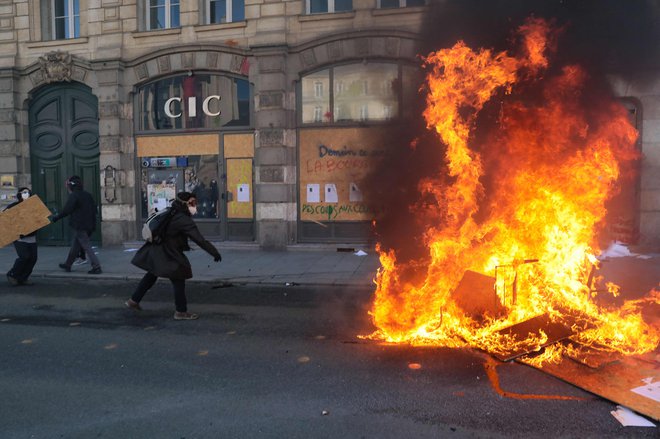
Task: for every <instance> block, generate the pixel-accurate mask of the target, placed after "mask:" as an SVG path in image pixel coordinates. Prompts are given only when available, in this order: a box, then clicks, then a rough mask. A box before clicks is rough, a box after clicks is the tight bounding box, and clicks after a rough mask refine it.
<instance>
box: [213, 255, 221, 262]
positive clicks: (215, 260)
mask: <svg viewBox="0 0 660 439" xmlns="http://www.w3.org/2000/svg"><path fill="white" fill-rule="evenodd" d="M220 261H222V256H220V253H218V256H214V257H213V262H220Z"/></svg>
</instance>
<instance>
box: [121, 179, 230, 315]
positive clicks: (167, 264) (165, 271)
mask: <svg viewBox="0 0 660 439" xmlns="http://www.w3.org/2000/svg"><path fill="white" fill-rule="evenodd" d="M196 212H197V198H196V197H195V196H194V195H193V194H191V193H190V192H179V193H178V194H177V196H176V199H175V200H174V201H173V202H172V207H171V210H170V215H172V216H171V218H170V219H169V222H168V223H167V226H166V228H165V231H164V232H162V234H161V236H162V241H161V242H160V243H159V244H154V243H151V242H146V243H145V244H144V245H143V246H142V247H141V248H140V249H139V250H138V251H137V253H136V254H135V256H134V257H133V259H132V260H131V263H132V264H133V265H135V266H137V267H139V268H141V269H143V270H146V272H147V273H146V274H145V275H144V277H143V278H142V280H141V281H140V283H139V284H138V286H137V287H136V289H135V291H134V292H133V295H132V296H131V298H130V299H128V300H127V301H126V302H125V305H126V306H127V307H129V308H132V309H135V310H141V309H142V308H141V307H140V301H141V300H142V298H143V297H144V295H145V294H146V293H147V291H149V289H150V288H151V287H152V286H153V285H154V284H155V283H156V280H157V279H158V278H159V277H164V278H167V279H169V280H170V281H171V282H172V286H173V287H174V305H175V311H174V319H175V320H194V319H197V318H198V317H199V316H198V315H197V314H192V313H189V312H188V302H187V299H186V283H185V282H186V279H190V278H191V277H192V267H191V266H190V261H189V260H188V258H187V257H186V255H184V254H183V252H184V251H188V250H190V246H189V245H188V238H190V239H192V240H193V241H194V242H195V243H196V244H197V245H198V246H200V247H201V248H202V249H203V250H205V251H206V252H207V253H209V254H210V255H211V256H213V260H214V261H215V262H218V261H220V260H221V259H222V257H221V256H220V253H219V252H218V250H217V249H216V248H215V247H214V246H213V244H211V243H210V242H208V241H207V240H206V239H204V237H203V236H202V234H201V233H200V232H199V230H198V229H197V225H196V224H195V222H194V221H193V219H192V218H191V216H192V215H195V213H196Z"/></svg>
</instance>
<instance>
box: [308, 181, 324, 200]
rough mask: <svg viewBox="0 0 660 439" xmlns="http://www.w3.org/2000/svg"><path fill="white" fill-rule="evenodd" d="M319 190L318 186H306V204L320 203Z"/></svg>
mask: <svg viewBox="0 0 660 439" xmlns="http://www.w3.org/2000/svg"><path fill="white" fill-rule="evenodd" d="M320 192H321V188H320V185H318V184H308V185H307V202H308V203H320V202H321V193H320Z"/></svg>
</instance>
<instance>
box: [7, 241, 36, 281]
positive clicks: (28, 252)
mask: <svg viewBox="0 0 660 439" xmlns="http://www.w3.org/2000/svg"><path fill="white" fill-rule="evenodd" d="M14 248H15V249H16V255H17V256H18V258H16V261H14V266H13V267H12V268H11V270H9V272H8V273H7V276H11V277H13V278H14V279H16V280H17V281H18V282H25V281H26V280H27V279H28V277H30V275H31V274H32V269H33V268H34V265H35V264H36V263H37V243H36V242H22V241H14Z"/></svg>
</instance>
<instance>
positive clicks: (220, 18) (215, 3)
mask: <svg viewBox="0 0 660 439" xmlns="http://www.w3.org/2000/svg"><path fill="white" fill-rule="evenodd" d="M205 1H206V10H207V14H206V24H221V23H232V22H235V21H243V20H245V0H205Z"/></svg>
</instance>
